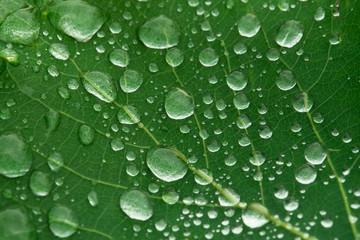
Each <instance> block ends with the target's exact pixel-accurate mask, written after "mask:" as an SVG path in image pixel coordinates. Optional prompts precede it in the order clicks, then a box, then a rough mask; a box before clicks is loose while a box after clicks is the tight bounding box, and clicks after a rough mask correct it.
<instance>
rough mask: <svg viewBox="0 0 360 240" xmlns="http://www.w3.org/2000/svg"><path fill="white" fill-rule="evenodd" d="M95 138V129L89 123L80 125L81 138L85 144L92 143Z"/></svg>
mask: <svg viewBox="0 0 360 240" xmlns="http://www.w3.org/2000/svg"><path fill="white" fill-rule="evenodd" d="M94 138H95V130H94V129H93V128H92V127H90V126H88V125H85V124H83V125H81V126H80V127H79V139H80V142H81V143H82V144H84V145H90V144H91V143H92V142H93V141H94Z"/></svg>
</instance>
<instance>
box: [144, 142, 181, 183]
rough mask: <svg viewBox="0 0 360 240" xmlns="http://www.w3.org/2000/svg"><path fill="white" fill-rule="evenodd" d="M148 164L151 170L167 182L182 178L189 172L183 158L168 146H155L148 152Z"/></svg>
mask: <svg viewBox="0 0 360 240" xmlns="http://www.w3.org/2000/svg"><path fill="white" fill-rule="evenodd" d="M146 164H147V166H148V167H149V169H150V171H151V172H152V173H153V174H154V175H155V176H156V177H158V178H159V179H161V180H163V181H165V182H173V181H177V180H180V179H182V178H183V177H184V176H185V174H186V173H187V170H188V168H187V166H186V164H185V163H184V161H183V160H181V159H180V158H179V156H178V155H177V154H176V153H175V152H174V151H172V150H170V149H168V148H154V149H152V150H150V151H149V152H148V153H147V156H146Z"/></svg>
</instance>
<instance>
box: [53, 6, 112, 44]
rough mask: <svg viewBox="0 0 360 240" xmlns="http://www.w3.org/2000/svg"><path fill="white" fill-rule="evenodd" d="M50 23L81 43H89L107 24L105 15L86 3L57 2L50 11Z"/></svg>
mask: <svg viewBox="0 0 360 240" xmlns="http://www.w3.org/2000/svg"><path fill="white" fill-rule="evenodd" d="M47 16H48V18H49V20H50V22H51V23H52V24H53V25H54V26H55V27H56V28H57V29H58V30H60V31H61V32H63V33H65V34H66V35H68V36H70V37H73V38H75V39H76V40H77V41H79V42H87V41H89V40H90V39H91V38H92V36H93V35H94V34H95V33H96V32H97V31H98V30H99V29H100V27H101V26H102V25H103V23H104V22H105V15H104V14H102V13H101V11H100V10H99V9H98V8H97V7H95V6H92V5H90V4H89V3H87V2H85V1H57V2H53V3H52V4H50V7H49V9H48V15H47Z"/></svg>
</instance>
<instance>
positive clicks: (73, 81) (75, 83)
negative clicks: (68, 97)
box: [67, 78, 79, 90]
mask: <svg viewBox="0 0 360 240" xmlns="http://www.w3.org/2000/svg"><path fill="white" fill-rule="evenodd" d="M67 87H68V89H70V90H76V89H78V88H79V82H78V80H76V79H74V78H72V79H70V80H69V81H68V82H67Z"/></svg>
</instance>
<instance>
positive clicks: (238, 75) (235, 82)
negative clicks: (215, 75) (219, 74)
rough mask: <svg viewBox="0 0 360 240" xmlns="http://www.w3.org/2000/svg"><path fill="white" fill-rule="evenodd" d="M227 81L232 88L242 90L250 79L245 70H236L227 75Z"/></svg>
mask: <svg viewBox="0 0 360 240" xmlns="http://www.w3.org/2000/svg"><path fill="white" fill-rule="evenodd" d="M226 83H227V85H228V86H229V88H231V89H232V90H234V91H240V90H242V89H244V88H245V87H246V84H247V83H248V79H247V77H245V75H244V73H243V72H239V71H234V72H232V73H230V74H228V75H227V76H226Z"/></svg>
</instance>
